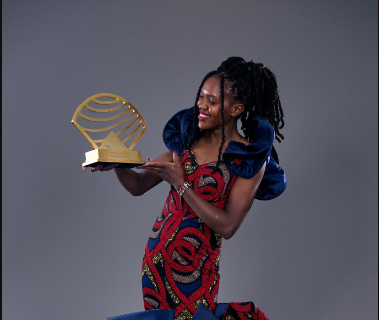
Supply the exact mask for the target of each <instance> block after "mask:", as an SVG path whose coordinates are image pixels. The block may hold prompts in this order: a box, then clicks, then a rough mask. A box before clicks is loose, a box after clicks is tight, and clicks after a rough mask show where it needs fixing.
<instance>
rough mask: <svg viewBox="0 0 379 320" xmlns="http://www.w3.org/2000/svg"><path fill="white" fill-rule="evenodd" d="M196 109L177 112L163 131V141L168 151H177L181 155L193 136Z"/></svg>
mask: <svg viewBox="0 0 379 320" xmlns="http://www.w3.org/2000/svg"><path fill="white" fill-rule="evenodd" d="M193 113H194V108H193V107H192V108H190V109H184V110H181V111H179V112H177V113H176V114H175V115H174V116H173V117H171V119H170V120H168V122H167V123H166V125H165V127H164V129H163V141H164V144H165V145H166V147H167V149H169V150H170V151H172V152H173V151H174V150H176V151H177V152H178V153H179V154H181V153H182V152H183V151H184V150H185V148H186V145H187V141H188V139H189V138H190V137H191V134H192V121H193Z"/></svg>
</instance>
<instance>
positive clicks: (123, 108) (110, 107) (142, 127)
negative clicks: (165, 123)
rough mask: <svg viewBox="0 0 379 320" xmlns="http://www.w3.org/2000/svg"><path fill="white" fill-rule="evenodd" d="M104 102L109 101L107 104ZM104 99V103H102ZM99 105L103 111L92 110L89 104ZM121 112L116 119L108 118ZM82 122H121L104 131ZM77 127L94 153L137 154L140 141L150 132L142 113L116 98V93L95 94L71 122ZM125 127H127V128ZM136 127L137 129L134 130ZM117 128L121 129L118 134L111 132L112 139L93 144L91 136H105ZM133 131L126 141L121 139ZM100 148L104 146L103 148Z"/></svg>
mask: <svg viewBox="0 0 379 320" xmlns="http://www.w3.org/2000/svg"><path fill="white" fill-rule="evenodd" d="M104 98H105V99H106V100H104ZM102 99H103V100H102ZM90 103H92V104H95V105H96V106H97V105H99V108H97V107H95V108H94V107H91V106H90V105H89V104H90ZM83 111H86V112H87V113H88V111H89V112H93V113H94V114H93V115H95V114H96V115H100V116H102V115H104V116H105V117H98V118H94V117H90V116H87V115H85V114H83ZM114 111H119V112H118V113H117V114H116V115H113V116H111V117H109V116H108V117H106V115H107V113H108V112H114ZM78 118H81V119H84V120H87V121H91V122H96V123H100V122H104V123H106V122H108V121H111V122H112V121H113V120H116V119H117V120H118V119H120V120H119V121H117V122H115V123H113V124H111V125H106V126H104V127H102V128H88V127H84V126H82V125H80V124H79V123H78ZM71 122H72V123H73V124H74V126H75V127H76V128H77V129H78V130H79V131H80V133H81V134H82V135H83V136H84V137H85V138H86V139H87V141H88V142H89V143H90V144H91V145H92V147H93V148H94V149H119V150H133V148H134V146H135V145H136V144H137V142H138V141H139V139H141V137H142V135H143V134H144V133H145V131H146V130H147V124H146V121H145V120H144V119H143V117H142V116H141V114H140V113H139V112H138V110H137V109H136V108H135V107H134V106H133V105H132V104H131V103H130V102H129V101H127V100H126V99H124V98H122V97H120V96H118V95H115V94H112V93H99V94H95V95H93V96H91V97H89V98H88V99H86V100H85V101H83V102H82V103H81V104H80V105H79V107H78V108H77V109H76V111H75V113H74V116H73V118H72V121H71ZM124 124H125V126H124ZM133 125H134V127H133ZM116 127H119V128H118V131H117V132H115V133H114V132H113V131H110V132H109V134H108V135H106V136H105V137H104V138H102V139H96V140H93V139H92V138H91V137H90V134H91V133H99V132H100V133H101V132H104V133H105V132H106V131H109V130H112V129H114V128H116ZM128 129H132V130H131V132H130V133H129V134H128V135H127V136H126V137H125V138H123V139H122V140H121V139H120V138H119V136H120V135H121V134H122V133H124V132H125V131H126V130H128ZM135 134H137V135H136V136H135V138H134V140H133V141H132V143H131V144H130V145H129V147H126V146H125V143H126V141H128V140H129V139H130V138H131V137H132V136H134V135H135ZM99 144H100V145H99Z"/></svg>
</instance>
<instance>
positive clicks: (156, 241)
mask: <svg viewBox="0 0 379 320" xmlns="http://www.w3.org/2000/svg"><path fill="white" fill-rule="evenodd" d="M192 116H193V108H191V109H185V110H182V111H180V112H178V113H177V114H176V115H174V116H173V117H172V118H171V119H170V120H169V121H168V123H167V124H166V126H165V128H164V131H163V140H164V142H165V144H166V146H167V148H168V149H169V150H171V151H174V150H175V151H177V152H178V153H179V154H181V156H180V163H181V165H182V168H183V171H184V173H185V175H184V178H185V181H186V182H188V183H189V184H190V185H191V187H192V188H193V190H194V191H195V192H196V193H197V194H198V195H200V196H201V197H202V198H203V199H205V200H206V201H208V202H209V203H211V204H212V205H214V206H216V207H217V208H219V209H221V210H224V209H225V207H226V206H227V203H228V197H229V194H230V191H231V189H232V187H233V185H234V183H235V181H236V179H237V176H241V177H243V178H251V177H253V176H254V175H255V174H256V173H257V172H258V171H259V170H260V168H261V167H262V165H263V164H264V163H266V169H265V173H264V176H263V179H262V181H261V184H260V185H259V187H258V191H257V194H256V198H257V199H260V200H270V199H273V198H275V197H277V196H279V195H280V194H281V193H282V192H283V191H284V189H285V188H286V185H287V182H286V177H285V174H284V171H283V170H282V168H280V167H279V160H278V156H277V154H276V152H275V149H274V147H273V146H272V143H273V140H274V137H275V134H274V130H273V128H272V126H271V124H270V123H268V122H267V121H266V120H265V119H263V118H261V117H258V116H257V117H255V118H254V119H253V121H252V126H253V128H255V129H254V130H255V132H256V136H255V137H253V139H252V141H251V144H250V145H247V146H246V145H245V144H243V143H239V142H236V141H230V142H229V145H228V146H227V148H226V150H225V152H224V153H223V155H222V160H223V161H221V163H220V165H219V167H218V168H217V169H216V170H215V168H216V161H213V162H208V163H205V164H200V165H199V164H198V163H196V162H193V161H192V159H191V156H190V154H189V151H187V150H185V146H186V143H187V140H188V137H190V136H191V134H192V132H191V128H192ZM221 244H222V238H221V236H220V235H219V234H218V233H217V232H215V231H214V230H212V229H211V228H210V227H209V226H207V225H206V224H205V223H204V222H203V221H202V220H201V219H200V218H199V217H198V216H197V215H196V213H195V212H194V211H193V210H192V209H191V208H190V207H189V205H188V203H187V202H186V201H185V200H184V199H181V198H180V197H179V195H178V194H177V192H176V190H175V189H174V188H173V187H171V190H170V192H169V195H168V197H167V200H166V202H165V204H164V207H163V209H162V212H161V213H160V214H159V215H158V217H157V219H156V221H155V223H154V226H153V230H152V231H151V234H150V237H149V240H148V243H147V245H146V249H145V254H144V258H143V262H142V288H143V289H142V291H143V300H144V307H145V310H146V311H141V312H136V313H132V314H126V315H122V316H117V317H112V318H108V320H142V319H144V320H145V319H146V320H157V319H164V320H191V319H193V320H200V319H207V320H218V319H224V320H239V319H240V320H250V319H255V320H266V319H268V318H267V317H266V316H265V315H264V314H263V312H262V311H261V310H260V309H259V308H258V307H257V306H256V305H255V304H254V303H252V302H245V303H217V295H218V289H219V279H220V276H219V273H218V271H219V262H220V250H221Z"/></svg>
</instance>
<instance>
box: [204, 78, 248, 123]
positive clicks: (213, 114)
mask: <svg viewBox="0 0 379 320" xmlns="http://www.w3.org/2000/svg"><path fill="white" fill-rule="evenodd" d="M227 85H230V84H229V83H227V82H225V84H224V87H226V86H227ZM224 92H225V90H224ZM235 106H239V108H238V109H241V104H238V103H237V102H235V101H234V99H233V95H232V94H228V93H225V94H224V117H225V125H226V124H227V123H229V122H230V120H231V119H232V118H235V117H237V116H238V114H239V113H241V112H242V111H243V109H242V110H237V111H236V108H235ZM197 107H198V108H199V116H198V119H199V124H198V125H199V128H200V129H201V130H211V129H213V130H214V129H218V128H221V126H222V118H221V91H220V78H219V77H217V76H213V77H210V78H209V79H207V81H205V83H204V85H203V87H202V88H201V92H200V96H199V100H198V102H197ZM242 108H243V106H242Z"/></svg>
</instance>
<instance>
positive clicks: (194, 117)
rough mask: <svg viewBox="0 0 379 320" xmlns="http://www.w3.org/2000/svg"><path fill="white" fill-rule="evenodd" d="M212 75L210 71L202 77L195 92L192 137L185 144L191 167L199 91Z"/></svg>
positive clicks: (197, 129)
mask: <svg viewBox="0 0 379 320" xmlns="http://www.w3.org/2000/svg"><path fill="white" fill-rule="evenodd" d="M214 75H216V71H211V72H209V73H208V74H207V75H206V76H205V77H204V79H203V81H201V84H200V87H199V89H198V90H197V94H196V101H195V105H194V109H195V111H194V114H193V119H192V135H191V137H190V139H189V140H188V142H187V150H188V151H189V154H190V157H191V164H192V165H195V164H196V160H195V157H194V155H193V153H192V152H191V148H192V145H193V143H194V142H195V137H196V136H197V134H198V132H199V127H198V126H197V122H198V119H197V117H198V115H199V110H198V107H197V102H198V101H199V96H200V92H201V89H202V88H203V85H204V83H205V81H207V80H208V79H209V78H210V77H213V76H214Z"/></svg>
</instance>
